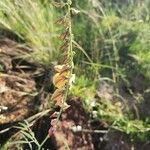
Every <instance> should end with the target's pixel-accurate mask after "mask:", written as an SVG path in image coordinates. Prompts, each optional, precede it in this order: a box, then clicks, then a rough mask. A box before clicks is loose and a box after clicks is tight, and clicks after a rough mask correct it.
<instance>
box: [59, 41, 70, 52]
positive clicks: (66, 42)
mask: <svg viewBox="0 0 150 150" xmlns="http://www.w3.org/2000/svg"><path fill="white" fill-rule="evenodd" d="M68 46H69V41H68V40H65V41H64V43H63V44H62V45H61V46H60V48H59V49H60V50H61V51H67V50H68Z"/></svg>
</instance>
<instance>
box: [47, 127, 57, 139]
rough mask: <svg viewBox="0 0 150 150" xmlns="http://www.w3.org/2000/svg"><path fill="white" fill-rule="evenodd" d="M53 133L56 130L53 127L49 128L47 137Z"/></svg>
mask: <svg viewBox="0 0 150 150" xmlns="http://www.w3.org/2000/svg"><path fill="white" fill-rule="evenodd" d="M55 131H56V129H55V128H54V127H51V128H50V129H49V130H48V135H49V137H51V136H52V135H53V134H54V132H55Z"/></svg>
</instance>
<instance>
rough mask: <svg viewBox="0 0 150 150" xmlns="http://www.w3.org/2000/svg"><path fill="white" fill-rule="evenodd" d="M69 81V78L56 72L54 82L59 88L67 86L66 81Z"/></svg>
mask: <svg viewBox="0 0 150 150" xmlns="http://www.w3.org/2000/svg"><path fill="white" fill-rule="evenodd" d="M64 73H67V72H64ZM68 81H69V79H68V78H67V77H66V76H64V75H63V74H60V73H56V74H55V75H54V77H53V84H54V85H55V87H57V88H58V89H61V88H63V87H65V85H66V83H68Z"/></svg>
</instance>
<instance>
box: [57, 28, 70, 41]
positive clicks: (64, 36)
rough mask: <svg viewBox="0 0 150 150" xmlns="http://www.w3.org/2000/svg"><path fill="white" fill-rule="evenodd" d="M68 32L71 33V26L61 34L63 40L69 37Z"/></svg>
mask: <svg viewBox="0 0 150 150" xmlns="http://www.w3.org/2000/svg"><path fill="white" fill-rule="evenodd" d="M68 34H69V28H67V29H66V31H65V32H63V33H62V34H61V35H60V37H59V38H60V39H61V40H65V39H66V38H67V37H68Z"/></svg>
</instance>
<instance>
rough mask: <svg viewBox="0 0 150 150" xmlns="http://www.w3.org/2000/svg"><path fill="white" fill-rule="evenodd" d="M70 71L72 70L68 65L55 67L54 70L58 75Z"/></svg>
mask: <svg viewBox="0 0 150 150" xmlns="http://www.w3.org/2000/svg"><path fill="white" fill-rule="evenodd" d="M70 69H71V68H70V66H69V65H66V64H63V65H56V66H54V70H55V71H56V72H58V73H62V72H64V71H69V70H70Z"/></svg>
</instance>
